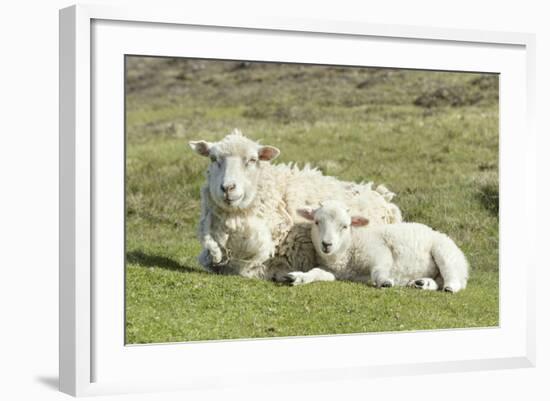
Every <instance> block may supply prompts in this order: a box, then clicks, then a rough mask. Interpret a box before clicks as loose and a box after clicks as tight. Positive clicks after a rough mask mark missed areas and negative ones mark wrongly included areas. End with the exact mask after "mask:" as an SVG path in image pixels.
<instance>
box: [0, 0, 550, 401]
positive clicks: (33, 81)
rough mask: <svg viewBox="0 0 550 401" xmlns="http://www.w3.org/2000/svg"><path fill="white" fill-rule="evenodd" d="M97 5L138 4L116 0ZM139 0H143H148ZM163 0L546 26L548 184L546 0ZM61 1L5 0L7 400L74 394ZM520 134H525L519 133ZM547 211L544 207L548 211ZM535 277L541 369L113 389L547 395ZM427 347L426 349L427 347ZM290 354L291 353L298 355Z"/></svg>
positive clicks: (409, 20)
mask: <svg viewBox="0 0 550 401" xmlns="http://www.w3.org/2000/svg"><path fill="white" fill-rule="evenodd" d="M95 2H96V3H110V4H118V5H120V4H131V3H134V4H135V3H137V2H138V1H136V0H134V1H124V0H118V1H117V0H112V1H105V0H103V1H101V0H97V1H95ZM139 2H140V3H146V2H144V1H139ZM198 3H199V1H198V0H197V1H184V0H180V1H166V0H156V1H154V4H155V5H156V6H157V7H162V6H165V5H172V6H173V5H174V4H176V5H179V6H180V7H185V8H187V9H188V10H189V12H190V13H192V12H193V11H194V10H199V11H207V10H209V11H210V12H212V13H222V14H225V15H231V14H239V13H252V14H254V15H277V16H295V17H308V18H318V19H336V20H364V21H368V22H374V23H390V24H391V23H394V24H408V25H428V26H440V27H458V28H473V29H488V30H504V31H526V32H533V33H536V34H537V116H538V118H537V122H536V127H537V131H538V135H539V141H540V143H539V149H538V150H539V153H538V163H539V183H541V184H542V183H548V182H549V179H548V178H549V172H550V163H549V160H550V155H549V152H550V146H548V145H549V140H548V136H549V134H550V129H549V124H548V119H547V118H548V115H549V113H548V112H549V111H550V109H549V106H550V101H549V92H550V85H549V78H548V72H550V29H549V26H550V24H549V21H548V17H549V16H550V13H549V12H548V11H547V10H546V7H545V3H546V4H547V2H545V1H531V0H524V1H514V2H506V3H505V2H503V1H496V0H495V1H493V0H486V1H481V0H460V1H441V0H439V1H437V0H436V1H429V0H414V1H407V0H399V1H383V0H378V1H375V2H373V1H365V0H363V1H351V0H338V1H332V2H325V3H323V4H321V2H320V1H319V0H317V1H315V0H307V1H306V0H302V1H298V0H277V1H275V0H269V1H244V0H231V1H218V2H213V1H200V4H198ZM70 4H72V3H71V1H64V0H25V1H18V2H16V1H15V0H12V1H11V2H10V1H6V0H4V1H3V2H2V3H1V5H0V44H1V46H0V50H1V56H0V106H1V108H0V110H1V111H0V244H1V246H0V251H1V253H0V255H1V257H0V399H4V400H19V399H28V400H51V399H65V398H68V397H67V396H65V395H62V394H60V393H58V392H57V390H56V388H57V333H58V331H57V324H58V320H57V290H58V285H57V280H58V274H57V262H58V240H57V233H58V231H57V230H58V226H57V220H58V209H57V208H58V206H57V202H58V195H57V192H58V179H57V175H58V162H57V160H58V131H57V130H58V90H57V88H58V70H57V67H58V62H57V58H58V20H57V18H58V16H57V12H58V9H59V8H62V7H65V6H68V5H70ZM518 135H521V133H520V132H518ZM535 198H536V201H537V202H538V205H539V206H538V214H539V215H540V224H539V229H538V234H539V238H538V240H539V244H540V247H542V248H547V247H548V245H547V244H546V242H547V240H548V238H549V237H548V234H547V231H546V230H543V229H542V227H544V226H548V224H549V223H550V221H549V219H548V216H549V214H548V212H547V205H549V204H550V202H548V200H549V197H548V190H547V189H546V188H544V187H542V185H540V186H539V190H538V193H536V192H535V189H533V203H535ZM545 209H546V210H545ZM538 268H539V270H538V276H537V287H538V293H537V305H538V307H537V325H538V329H537V336H538V344H537V346H538V366H537V368H534V369H523V370H508V371H493V372H481V373H463V374H445V375H431V376H417V377H399V378H384V379H376V380H365V381H364V382H360V383H355V382H353V383H351V382H340V383H326V384H322V385H319V384H317V385H316V387H315V388H312V387H310V386H309V385H308V386H289V385H287V384H285V383H277V385H276V386H273V387H272V388H269V389H262V388H254V387H250V388H249V389H248V390H246V391H244V390H239V391H236V390H227V391H225V392H223V394H222V392H219V391H215V392H214V391H213V392H206V393H201V394H197V393H193V394H181V393H166V394H162V395H159V394H156V395H155V394H149V395H139V396H135V395H131V396H121V397H116V398H115V397H105V398H106V399H131V400H153V399H155V400H156V399H182V398H184V397H188V398H187V399H193V400H194V399H220V398H221V397H223V399H240V400H248V399H250V400H252V399H254V400H256V399H262V400H264V399H265V400H271V399H273V400H274V399H298V398H303V399H310V398H316V399H322V400H324V399H327V400H329V399H330V400H335V399H336V400H348V399H361V400H364V399H375V398H379V399H380V398H383V399H390V400H391V399H397V398H407V399H423V400H431V399H444V400H445V401H451V400H465V399H470V398H471V399H529V400H542V399H550V398H548V397H549V396H550V389H549V387H550V386H549V383H548V381H549V379H550V350H549V347H548V342H549V339H550V335H549V334H550V333H549V327H550V325H549V321H550V314H549V313H548V312H547V308H548V307H549V306H550V297H549V294H548V290H547V288H546V287H547V284H546V283H548V282H550V276H549V274H548V270H549V268H550V266H549V261H548V260H547V259H545V258H543V259H541V260H540V261H539V266H538ZM420 352H421V350H420ZM289 363H291V361H289Z"/></svg>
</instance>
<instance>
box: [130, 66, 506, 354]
mask: <svg viewBox="0 0 550 401" xmlns="http://www.w3.org/2000/svg"><path fill="white" fill-rule="evenodd" d="M126 91H127V96H126V113H127V133H126V135H127V137H126V141H127V146H126V151H127V160H126V166H127V176H126V196H127V200H126V214H127V219H126V220H127V227H126V233H127V266H126V272H127V287H126V308H127V343H151V342H172V341H189V340H209V339H229V338H251V337H272V336H296V335H314V334H334V333H356V332H373V331H395V330H417V329H437V328H456V327H482V326H483V327H485V326H495V325H498V316H499V314H498V205H499V203H498V199H499V193H498V77H497V76H493V75H482V74H464V73H442V72H428V71H405V70H391V69H378V68H369V69H357V68H337V67H322V66H301V65H278V64H260V63H240V62H219V61H206V60H182V59H167V58H143V57H129V58H127V85H126ZM234 127H238V128H240V129H241V130H242V131H243V132H244V133H245V134H246V135H248V136H250V137H252V138H254V139H260V140H261V141H262V142H263V143H265V144H271V145H274V146H277V147H279V148H280V149H281V151H282V153H281V156H280V159H279V160H277V162H287V161H298V162H300V163H305V162H310V163H312V164H314V165H317V166H319V167H320V168H321V169H322V170H323V171H324V172H325V173H326V174H330V175H335V176H337V177H340V178H342V179H345V180H355V181H361V180H372V181H374V182H376V183H385V184H387V185H388V187H389V188H390V189H392V190H393V191H395V192H397V194H398V196H397V198H396V199H395V202H396V203H397V204H398V205H399V206H400V207H401V210H402V211H403V213H404V217H405V219H406V220H408V221H418V222H422V223H425V224H428V225H430V226H432V227H434V228H436V229H438V230H440V231H443V232H446V233H448V234H449V235H450V236H451V237H453V238H454V239H455V240H456V242H457V243H458V244H459V246H461V247H462V248H463V250H464V252H465V253H466V255H467V257H468V259H469V260H470V263H471V266H472V270H471V279H470V282H469V285H468V288H467V289H466V290H465V291H463V292H460V293H458V294H455V295H451V294H447V293H442V292H423V291H417V290H413V289H404V288H393V289H385V290H377V289H374V288H370V287H366V286H364V285H360V284H355V283H348V282H336V283H315V284H312V285H307V286H301V287H286V286H282V285H277V284H274V283H271V282H262V281H256V280H249V279H244V278H241V277H228V276H216V275H211V274H207V273H205V272H203V271H202V270H201V268H200V267H199V266H198V264H197V261H196V258H197V255H198V253H199V251H200V246H199V243H198V241H197V240H196V227H197V223H198V217H199V188H200V187H201V185H202V182H203V180H204V175H203V173H204V171H205V169H206V166H207V163H208V160H207V159H206V158H200V157H198V156H196V155H195V154H194V153H192V152H191V150H190V149H189V148H188V146H187V141H188V140H191V139H206V140H217V139H220V138H221V137H223V135H225V134H226V133H228V132H229V131H230V130H231V129H232V128H234Z"/></svg>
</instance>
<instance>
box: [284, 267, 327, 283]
mask: <svg viewBox="0 0 550 401" xmlns="http://www.w3.org/2000/svg"><path fill="white" fill-rule="evenodd" d="M283 279H284V281H285V282H286V283H288V284H290V285H302V284H309V283H314V282H315V281H335V280H336V277H335V276H334V274H332V273H331V272H328V271H326V270H323V269H321V268H320V267H315V268H313V269H311V270H309V271H307V272H290V273H288V274H287V275H285V276H284V277H283Z"/></svg>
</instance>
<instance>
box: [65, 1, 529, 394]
mask: <svg viewBox="0 0 550 401" xmlns="http://www.w3.org/2000/svg"><path fill="white" fill-rule="evenodd" d="M533 48H534V37H533V36H532V35H528V34H519V33H503V32H478V31H467V30H449V29H435V28H423V27H412V26H382V25H372V24H368V23H366V22H365V23H359V22H334V21H332V22H331V21H302V20H293V19H291V18H289V19H261V18H251V17H247V18H245V17H243V19H242V20H230V19H227V20H224V19H223V18H222V19H220V17H211V16H191V15H185V14H184V13H178V12H173V13H167V12H161V11H158V10H154V9H152V8H151V9H137V8H136V9H113V8H109V7H105V6H73V7H69V8H66V9H63V10H61V12H60V216H61V217H60V219H61V220H60V244H61V245H60V388H61V391H64V392H66V393H69V394H72V395H93V394H111V393H127V392H141V391H166V390H185V389H206V388H213V387H220V386H221V387H223V386H240V385H246V383H247V382H249V381H250V380H254V381H255V383H258V384H261V385H265V386H270V385H273V383H278V382H280V381H283V380H284V381H290V382H298V381H299V382H308V381H311V382H314V381H316V380H331V379H340V378H348V379H349V378H352V379H356V380H361V379H366V378H369V377H377V376H387V375H403V374H422V373H433V372H441V371H445V372H453V371H468V370H483V369H504V368H517V367H530V366H534V363H535V339H534V310H535V305H534V299H535V296H534V283H533V280H532V277H533V273H534V266H535V256H534V255H535V253H534V251H533V246H534V245H533V243H534V241H533V236H534V232H535V229H534V227H535V221H536V210H535V209H534V208H533V205H532V203H531V202H530V200H529V199H530V197H529V194H530V192H531V188H534V187H535V184H536V183H535V177H536V174H535V159H534V156H535V152H534V144H535V136H534V132H533V131H532V129H531V121H532V117H531V113H532V112H533V100H534V99H533V87H534V71H533V68H534V67H533V66H534V63H533V58H534V50H533Z"/></svg>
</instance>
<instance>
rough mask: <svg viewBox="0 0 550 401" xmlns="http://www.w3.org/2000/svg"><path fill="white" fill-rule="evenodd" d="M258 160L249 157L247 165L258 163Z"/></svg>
mask: <svg viewBox="0 0 550 401" xmlns="http://www.w3.org/2000/svg"><path fill="white" fill-rule="evenodd" d="M257 161H258V160H257V159H254V158H252V159H248V160H247V162H246V165H247V166H252V165H254V164H256V162H257Z"/></svg>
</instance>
